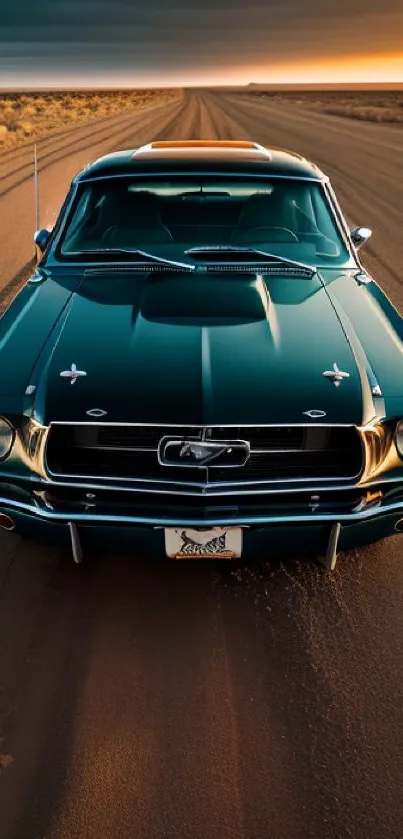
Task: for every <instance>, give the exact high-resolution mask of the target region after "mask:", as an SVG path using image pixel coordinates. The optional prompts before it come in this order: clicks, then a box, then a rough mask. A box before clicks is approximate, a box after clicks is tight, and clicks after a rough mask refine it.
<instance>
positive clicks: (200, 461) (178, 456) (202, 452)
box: [158, 437, 250, 469]
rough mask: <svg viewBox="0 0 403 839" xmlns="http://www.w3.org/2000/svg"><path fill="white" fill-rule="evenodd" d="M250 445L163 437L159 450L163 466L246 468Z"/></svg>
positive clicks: (235, 441) (235, 442) (238, 441)
mask: <svg viewBox="0 0 403 839" xmlns="http://www.w3.org/2000/svg"><path fill="white" fill-rule="evenodd" d="M249 454H250V445H249V443H247V442H246V441H245V440H234V441H232V440H228V441H227V440H225V441H222V442H221V441H220V442H219V441H214V440H186V439H185V440H184V439H183V438H180V437H163V438H162V440H161V441H160V444H159V448H158V460H159V463H160V464H161V465H162V466H185V467H186V466H188V467H193V469H194V468H195V467H196V468H198V467H206V466H210V465H212V466H220V467H222V466H223V467H231V466H244V465H245V463H246V461H247V460H248V458H249Z"/></svg>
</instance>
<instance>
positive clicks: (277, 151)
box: [75, 140, 325, 182]
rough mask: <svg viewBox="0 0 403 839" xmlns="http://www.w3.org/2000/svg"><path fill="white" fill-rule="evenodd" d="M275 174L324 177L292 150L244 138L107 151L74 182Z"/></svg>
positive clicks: (149, 145)
mask: <svg viewBox="0 0 403 839" xmlns="http://www.w3.org/2000/svg"><path fill="white" fill-rule="evenodd" d="M170 173H173V174H200V173H201V174H208V173H211V174H226V175H228V174H229V175H230V174H233V175H275V176H276V177H288V178H299V179H309V180H315V181H323V180H325V175H324V173H323V172H321V170H320V169H319V168H318V167H317V166H316V165H315V164H314V163H311V162H310V161H308V160H306V158H304V157H302V156H301V155H300V154H297V153H296V152H291V151H287V150H286V149H281V148H266V147H265V146H261V145H260V144H259V143H254V142H250V141H248V140H165V141H159V142H154V143H149V144H147V145H145V146H141V147H140V148H137V149H126V150H124V151H118V152H114V153H112V154H107V155H105V156H104V157H100V158H98V160H95V161H94V162H93V163H90V164H89V166H87V167H86V168H85V169H83V171H82V172H79V173H78V175H77V176H76V178H75V182H78V181H80V182H81V181H89V180H94V179H98V178H106V177H119V176H123V175H125V176H127V175H136V174H150V175H159V174H170Z"/></svg>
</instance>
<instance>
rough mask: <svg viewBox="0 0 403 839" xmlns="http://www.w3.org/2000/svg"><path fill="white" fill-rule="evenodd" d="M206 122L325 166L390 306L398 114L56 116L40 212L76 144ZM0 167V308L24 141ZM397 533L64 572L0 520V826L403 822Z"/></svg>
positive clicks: (166, 109)
mask: <svg viewBox="0 0 403 839" xmlns="http://www.w3.org/2000/svg"><path fill="white" fill-rule="evenodd" d="M298 96H299V98H300V95H299V94H298ZM326 107H327V106H326ZM198 137H203V138H205V137H213V138H214V137H216V138H222V139H223V138H230V139H241V138H252V139H254V140H257V141H258V142H260V143H264V144H266V145H275V146H285V147H286V148H291V149H295V150H296V151H298V152H300V153H302V154H304V155H306V156H308V157H309V158H311V159H313V160H314V161H316V162H317V163H318V164H319V165H320V166H321V167H322V168H323V169H324V170H325V171H326V172H327V173H328V174H329V175H330V176H331V179H332V182H333V185H334V187H335V189H336V191H337V194H338V196H339V199H340V202H341V205H342V208H343V210H344V211H345V213H346V215H347V218H348V221H349V223H350V224H351V225H353V224H354V225H357V224H362V225H366V226H369V227H371V228H373V230H374V236H373V239H372V240H371V243H370V245H369V247H367V249H366V251H365V256H364V262H365V264H366V265H367V266H368V268H369V270H371V271H372V272H373V274H374V276H375V278H376V279H377V280H378V281H379V283H380V284H381V285H382V287H383V288H384V289H385V290H386V291H387V293H388V294H389V295H390V297H391V298H392V300H393V301H394V303H395V305H397V306H398V307H399V308H400V311H403V291H402V288H403V287H402V277H403V245H402V238H401V230H402V225H403V183H402V166H401V160H402V152H403V126H401V125H399V123H398V122H393V123H386V122H385V123H384V122H378V121H375V122H374V121H372V120H370V119H368V120H367V119H366V120H362V121H361V122H358V121H357V120H356V119H351V118H346V116H345V115H342V116H340V115H335V114H334V113H328V112H326V110H325V109H324V108H323V107H319V105H318V104H317V103H316V104H315V101H310V102H309V103H305V104H303V105H301V104H298V103H297V102H295V101H293V99H292V98H288V97H285V98H282V99H278V98H276V97H273V96H268V95H264V96H260V95H256V93H254V92H251V91H237V92H231V91H228V90H226V91H221V92H220V91H213V90H190V91H184V92H183V93H181V94H180V95H177V96H176V98H173V99H172V100H169V101H165V102H164V101H160V102H159V103H158V104H156V103H151V104H150V103H149V104H148V105H147V106H145V107H144V109H142V111H141V113H138V114H136V112H131V111H130V110H124V111H122V113H118V114H116V113H114V114H113V115H109V116H102V117H99V118H96V119H94V120H93V121H91V122H90V123H83V124H80V125H71V124H69V126H68V127H67V128H64V129H60V130H59V129H58V130H57V131H56V133H54V134H52V135H51V136H49V137H48V138H45V137H43V139H41V141H40V144H39V167H40V190H41V207H42V221H43V223H44V224H51V223H52V222H53V221H54V218H55V216H56V214H57V211H58V208H59V207H60V204H61V201H62V200H63V196H64V194H65V191H66V189H67V187H68V184H69V181H70V179H71V177H72V176H73V175H74V173H75V172H76V171H77V170H78V169H80V168H81V167H82V166H84V165H85V164H86V163H87V162H88V161H89V160H91V159H94V158H95V157H98V156H99V155H100V154H102V153H105V152H107V151H111V150H113V149H118V148H123V147H133V146H137V145H139V144H142V143H146V142H149V141H150V140H152V139H168V138H198ZM0 165H1V167H2V168H1V176H0V192H1V194H0V218H1V226H0V237H1V240H0V245H1V246H0V254H1V256H0V259H1V271H0V277H1V291H0V294H1V297H2V301H3V306H4V305H6V303H7V301H8V300H9V299H10V297H11V296H12V295H13V294H14V293H15V292H16V290H17V289H18V288H19V287H20V286H21V284H22V282H24V280H25V279H26V277H27V276H28V275H29V272H30V270H31V268H32V255H33V247H32V232H33V226H34V202H33V185H32V148H31V147H30V146H29V144H28V145H27V144H23V145H21V146H20V147H18V148H14V149H8V150H6V151H4V152H3V154H2V155H1V156H0ZM401 538H402V537H401V536H396V537H394V538H393V539H391V540H389V541H387V542H383V543H379V544H377V545H374V546H372V547H371V548H368V549H363V550H357V551H353V552H350V553H346V554H344V555H343V556H342V557H340V559H339V561H338V565H337V568H336V571H335V572H334V573H333V574H331V575H330V574H326V572H324V570H323V569H322V568H321V567H319V566H317V565H316V564H314V563H313V562H312V561H308V559H306V560H304V559H297V558H295V557H293V556H284V557H282V559H281V560H280V561H279V560H276V561H275V560H274V559H273V558H272V557H270V556H262V557H261V561H260V562H259V563H256V564H254V565H253V566H250V567H239V568H236V569H232V568H231V567H230V566H225V567H224V568H222V567H219V566H218V565H215V564H211V563H207V562H203V563H183V564H170V563H169V562H167V561H163V560H161V561H157V562H156V561H151V560H150V559H149V558H147V557H146V556H145V555H144V553H143V552H142V551H141V550H139V551H138V552H137V553H136V554H134V553H133V552H131V551H128V550H127V549H126V548H124V546H123V545H114V546H112V548H110V549H109V550H107V551H106V550H104V551H101V550H99V549H95V548H94V551H93V552H92V554H91V555H89V556H88V558H87V561H86V562H85V564H84V565H83V566H81V567H80V568H77V567H74V566H73V563H72V561H71V556H70V553H69V551H68V550H66V549H65V548H64V547H56V548H55V547H51V546H45V545H43V544H41V543H38V542H35V541H33V540H30V539H21V538H20V537H18V536H17V535H14V534H6V533H4V532H2V533H0V752H1V757H0V765H1V767H2V768H0V836H1V839H44V837H46V839H71V837H82V839H104V838H105V839H112V838H113V839H133V837H141V839H156V837H165V839H206V837H208V839H347V837H351V839H364V837H365V839H381V837H382V839H401V836H402V824H403V803H402V795H401V779H402V776H403V691H402V684H403V657H402V654H401V649H402V643H401V638H402V637H403V608H402V597H403V595H402V592H403V551H402V548H403V545H402V542H401Z"/></svg>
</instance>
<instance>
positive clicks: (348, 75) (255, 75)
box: [218, 52, 403, 84]
mask: <svg viewBox="0 0 403 839" xmlns="http://www.w3.org/2000/svg"><path fill="white" fill-rule="evenodd" d="M249 82H257V83H259V82H260V83H262V84H264V83H267V84H271V83H273V84H277V83H278V84H295V83H308V82H319V83H320V82H323V83H332V82H333V83H335V82H336V83H337V82H340V83H348V82H357V83H361V82H362V83H365V82H366V83H370V82H375V83H376V82H403V52H402V53H398V54H392V55H390V54H386V55H371V56H360V57H355V56H354V57H353V56H351V57H343V58H338V59H333V60H332V61H328V60H327V61H326V60H323V61H315V62H313V63H310V64H308V63H304V62H295V63H289V62H288V63H284V64H283V63H281V64H280V63H277V64H274V65H269V64H268V65H266V66H264V67H262V66H259V67H249V68H248V69H247V70H245V68H239V69H238V68H237V69H236V70H234V72H233V73H228V75H227V74H225V81H224V79H223V81H222V82H221V83H223V84H248V83H249ZM218 83H220V82H218Z"/></svg>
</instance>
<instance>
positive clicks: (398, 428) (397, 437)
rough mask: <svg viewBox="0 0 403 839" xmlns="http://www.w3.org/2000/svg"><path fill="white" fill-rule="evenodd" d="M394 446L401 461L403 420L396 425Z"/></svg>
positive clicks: (402, 453) (402, 455) (402, 454)
mask: <svg viewBox="0 0 403 839" xmlns="http://www.w3.org/2000/svg"><path fill="white" fill-rule="evenodd" d="M395 445H396V450H397V453H398V455H399V457H400V458H401V460H403V420H399V422H398V423H397V425H396V431H395Z"/></svg>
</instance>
